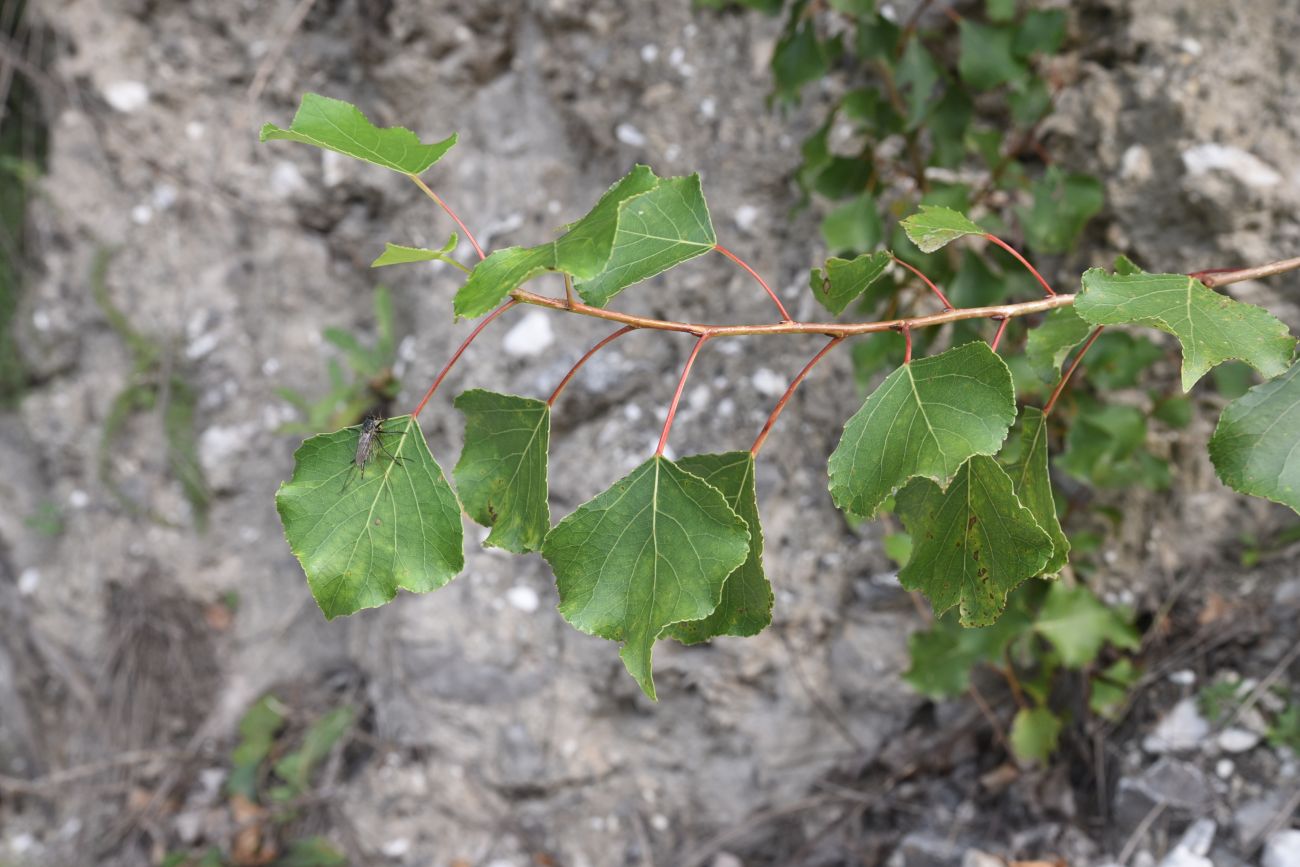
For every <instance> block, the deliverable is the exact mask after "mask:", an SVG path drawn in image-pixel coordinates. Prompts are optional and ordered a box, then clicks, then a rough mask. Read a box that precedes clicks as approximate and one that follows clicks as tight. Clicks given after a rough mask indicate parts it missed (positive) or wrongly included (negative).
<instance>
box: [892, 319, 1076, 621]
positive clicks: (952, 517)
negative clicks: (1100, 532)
mask: <svg viewBox="0 0 1300 867" xmlns="http://www.w3.org/2000/svg"><path fill="white" fill-rule="evenodd" d="M971 345H977V344H971ZM978 345H981V346H982V345H983V344H978ZM897 505H898V514H899V517H901V518H902V519H903V525H904V526H905V527H907V531H908V532H909V533H911V534H912V544H913V548H912V559H911V560H910V561H908V564H907V567H906V568H904V569H903V570H901V571H900V572H899V573H898V580H899V583H901V584H902V585H903V587H905V588H906V589H908V590H920V591H921V592H922V593H924V594H925V595H926V596H927V597H929V599H930V604H931V605H932V606H934V610H935V613H937V614H941V613H943V612H944V611H947V610H948V609H949V608H952V607H953V606H954V605H956V606H958V611H959V614H960V619H961V623H962V625H963V626H987V625H989V624H991V623H993V622H994V621H995V620H997V618H998V615H1000V614H1001V613H1002V610H1003V608H1005V607H1006V599H1007V594H1008V593H1010V592H1011V591H1012V590H1013V589H1015V587H1016V586H1017V585H1019V584H1020V583H1022V582H1023V581H1025V580H1026V579H1028V578H1033V577H1034V576H1035V575H1041V574H1042V572H1043V567H1044V566H1045V565H1046V564H1047V562H1048V560H1049V559H1050V558H1051V556H1052V552H1053V548H1052V539H1051V537H1050V536H1048V535H1047V533H1046V532H1045V531H1044V530H1043V529H1042V528H1041V527H1039V526H1038V522H1037V521H1035V520H1034V516H1033V513H1032V512H1030V511H1029V510H1028V509H1026V508H1025V507H1024V506H1022V505H1021V504H1020V501H1019V500H1018V499H1016V495H1015V492H1014V491H1013V489H1012V483H1011V479H1010V478H1009V477H1008V476H1007V474H1006V472H1005V471H1004V470H1003V469H1002V467H1001V466H1000V465H999V464H998V462H997V461H995V460H993V459H992V458H988V457H984V456H982V455H976V456H975V457H973V458H971V459H970V460H969V461H967V462H966V463H965V464H963V465H962V467H961V469H960V470H959V471H958V472H957V474H956V476H954V477H953V480H952V483H951V484H949V485H948V489H947V490H946V491H945V490H944V489H942V488H940V487H939V486H938V485H936V484H934V483H933V482H931V481H929V480H927V479H917V480H915V481H913V482H912V483H910V484H909V485H908V486H907V487H905V488H903V490H901V491H899V493H898V496H897Z"/></svg>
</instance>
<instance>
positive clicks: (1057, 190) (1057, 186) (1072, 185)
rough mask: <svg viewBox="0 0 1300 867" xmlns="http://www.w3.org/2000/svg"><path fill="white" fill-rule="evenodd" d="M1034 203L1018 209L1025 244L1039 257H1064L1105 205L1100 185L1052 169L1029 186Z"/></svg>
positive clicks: (1090, 179)
mask: <svg viewBox="0 0 1300 867" xmlns="http://www.w3.org/2000/svg"><path fill="white" fill-rule="evenodd" d="M1031 191H1032V192H1033V195H1034V203H1033V205H1032V207H1029V208H1023V207H1022V208H1017V209H1016V215H1017V216H1018V217H1019V218H1020V225H1021V227H1022V228H1023V229H1024V232H1025V243H1026V244H1027V245H1029V247H1030V248H1032V249H1033V250H1035V251H1037V252H1039V253H1066V252H1069V250H1070V248H1071V247H1073V246H1074V242H1075V239H1077V238H1078V237H1079V234H1080V233H1081V232H1082V231H1083V227H1084V226H1085V225H1087V223H1088V221H1089V220H1090V219H1092V217H1093V215H1095V214H1096V213H1097V212H1098V211H1100V210H1101V206H1102V205H1103V204H1104V203H1105V201H1106V195H1105V190H1104V189H1103V188H1102V185H1101V182H1100V181H1098V180H1097V179H1096V178H1094V177H1090V176H1089V175H1082V174H1066V173H1065V172H1062V171H1061V170H1060V169H1059V168H1057V167H1056V166H1051V167H1050V168H1048V170H1047V171H1046V172H1044V173H1043V176H1042V177H1041V178H1039V179H1038V180H1036V181H1034V183H1033V185H1032V186H1031Z"/></svg>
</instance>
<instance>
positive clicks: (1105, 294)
mask: <svg viewBox="0 0 1300 867" xmlns="http://www.w3.org/2000/svg"><path fill="white" fill-rule="evenodd" d="M1074 308H1075V310H1077V311H1078V313H1079V315H1080V316H1081V317H1083V318H1084V319H1086V320H1087V321H1088V322H1091V323H1092V324H1093V325H1124V324H1129V323H1133V324H1138V325H1149V326H1151V327H1152V328H1158V329H1160V330H1161V331H1165V332H1168V333H1169V334H1172V335H1174V336H1175V337H1177V338H1178V342H1179V343H1181V344H1182V345H1183V391H1190V390H1191V388H1192V386H1193V385H1195V384H1196V382H1197V380H1199V379H1200V378H1201V377H1202V376H1204V375H1205V374H1206V373H1207V372H1209V370H1210V369H1211V368H1212V367H1214V366H1215V365H1217V364H1221V363H1222V362H1224V361H1227V360H1228V359H1230V358H1236V359H1240V360H1241V361H1244V362H1246V363H1247V364H1249V365H1250V366H1251V367H1253V368H1255V369H1256V370H1258V371H1259V372H1260V373H1262V374H1264V376H1269V377H1272V376H1278V375H1279V374H1281V373H1282V372H1283V371H1285V370H1286V369H1287V367H1289V366H1290V364H1291V353H1292V351H1293V350H1294V348H1295V342H1296V341H1295V338H1293V337H1292V336H1291V334H1290V333H1289V332H1288V331H1287V327H1286V326H1285V325H1284V324H1282V322H1280V321H1279V320H1278V319H1277V318H1276V317H1274V316H1273V315H1272V314H1271V313H1269V312H1268V311H1266V310H1264V309H1262V308H1260V307H1255V306H1253V305H1250V304H1243V303H1241V302H1240V301H1234V300H1233V299H1231V298H1229V297H1228V296H1226V295H1220V294H1219V293H1218V292H1214V291H1212V290H1210V289H1209V288H1207V287H1206V286H1205V284H1203V283H1201V282H1200V281H1198V280H1194V279H1193V278H1191V277H1188V276H1186V275H1183V274H1145V273H1142V274H1107V273H1106V272H1105V271H1103V270H1101V269H1100V268H1091V269H1089V270H1088V271H1086V272H1084V275H1083V292H1082V293H1081V294H1080V295H1079V298H1078V300H1077V301H1075V304H1074Z"/></svg>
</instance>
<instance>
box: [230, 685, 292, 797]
mask: <svg viewBox="0 0 1300 867" xmlns="http://www.w3.org/2000/svg"><path fill="white" fill-rule="evenodd" d="M279 707H280V703H279V702H278V701H276V700H275V697H274V696H270V695H265V696H262V698H261V699H259V700H258V701H257V702H256V703H255V704H254V705H253V706H252V707H250V708H249V709H248V710H247V711H246V712H245V713H244V716H243V717H242V718H241V719H240V720H239V745H238V746H236V747H235V749H234V750H233V751H232V752H231V753H230V777H229V778H228V779H227V780H226V791H227V792H229V793H230V794H232V795H242V796H243V797H245V798H247V799H248V800H250V801H253V802H254V803H256V801H257V789H258V769H259V768H260V767H261V765H262V762H263V761H265V760H266V757H267V756H269V755H270V754H271V747H272V746H273V745H274V744H275V735H276V732H278V731H280V729H281V727H282V726H283V725H284V714H282V713H280V711H279Z"/></svg>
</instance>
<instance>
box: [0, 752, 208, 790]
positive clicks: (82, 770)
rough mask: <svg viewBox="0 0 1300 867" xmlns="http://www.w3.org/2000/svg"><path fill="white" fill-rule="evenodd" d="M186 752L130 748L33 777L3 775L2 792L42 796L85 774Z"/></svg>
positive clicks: (144, 762)
mask: <svg viewBox="0 0 1300 867" xmlns="http://www.w3.org/2000/svg"><path fill="white" fill-rule="evenodd" d="M187 755H188V754H187V753H186V752H184V751H183V750H128V751H127V752H124V753H118V754H117V755H115V756H109V757H108V758H106V759H103V760H102V761H98V762H88V763H86V764H84V765H76V766H74V767H71V768H64V769H63V770H60V771H54V772H53V773H50V774H46V775H45V776H43V777H37V778H35V779H32V780H24V779H22V778H21V777H9V776H3V775H0V791H5V792H10V793H12V794H16V795H43V794H44V793H46V792H47V791H49V790H50V789H54V788H58V787H60V786H66V785H68V784H69V783H81V782H83V781H84V780H85V779H86V777H93V776H95V775H96V774H102V773H104V772H105V771H111V770H114V769H116V768H121V767H124V766H130V765H143V764H148V763H149V762H156V761H162V760H164V759H167V760H170V759H176V758H182V757H185V756H187Z"/></svg>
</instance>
